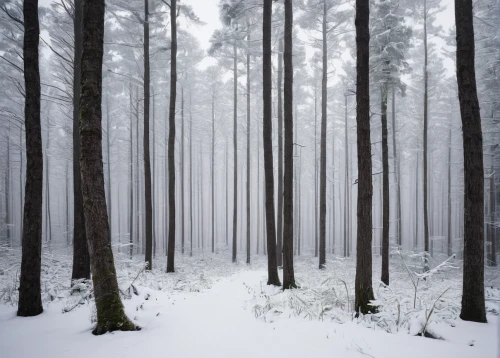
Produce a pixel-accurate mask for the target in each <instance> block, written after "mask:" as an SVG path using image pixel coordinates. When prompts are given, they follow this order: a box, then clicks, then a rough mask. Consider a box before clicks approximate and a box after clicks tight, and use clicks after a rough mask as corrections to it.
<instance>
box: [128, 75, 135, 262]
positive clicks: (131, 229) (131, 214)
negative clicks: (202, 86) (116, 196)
mask: <svg viewBox="0 0 500 358" xmlns="http://www.w3.org/2000/svg"><path fill="white" fill-rule="evenodd" d="M129 106H130V123H129V127H130V128H129V141H130V163H129V183H128V185H129V200H130V206H129V216H128V221H129V222H128V224H129V249H128V251H129V257H130V259H132V255H133V253H134V241H133V232H134V154H133V147H134V146H133V135H132V133H133V129H134V128H133V122H132V118H133V115H132V107H133V101H132V83H130V85H129Z"/></svg>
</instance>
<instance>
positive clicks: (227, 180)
mask: <svg viewBox="0 0 500 358" xmlns="http://www.w3.org/2000/svg"><path fill="white" fill-rule="evenodd" d="M227 142H228V141H227V140H226V149H225V152H226V163H225V169H226V247H227V246H229V168H228V150H227Z"/></svg>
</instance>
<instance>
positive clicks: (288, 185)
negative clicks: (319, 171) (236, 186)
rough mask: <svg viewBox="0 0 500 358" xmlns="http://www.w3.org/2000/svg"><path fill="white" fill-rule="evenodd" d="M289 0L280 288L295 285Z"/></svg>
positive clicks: (289, 9) (289, 10) (288, 12)
mask: <svg viewBox="0 0 500 358" xmlns="http://www.w3.org/2000/svg"><path fill="white" fill-rule="evenodd" d="M292 29H293V6H292V0H285V32H284V34H285V36H284V37H285V48H284V52H283V62H284V70H285V71H284V72H285V82H284V85H283V99H284V106H283V110H284V139H285V146H284V177H283V289H284V290H285V289H291V288H296V287H297V285H296V283H295V275H294V270H293V62H292V46H293V42H292Z"/></svg>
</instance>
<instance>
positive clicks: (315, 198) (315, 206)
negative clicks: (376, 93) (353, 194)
mask: <svg viewBox="0 0 500 358" xmlns="http://www.w3.org/2000/svg"><path fill="white" fill-rule="evenodd" d="M317 101H318V96H317V89H316V79H315V81H314V257H318V250H319V246H318V243H319V242H318V153H317V152H318V137H317V135H318V129H317V128H318V113H317V108H318V104H317Z"/></svg>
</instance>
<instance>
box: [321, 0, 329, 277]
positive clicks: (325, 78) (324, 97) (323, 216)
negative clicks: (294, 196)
mask: <svg viewBox="0 0 500 358" xmlns="http://www.w3.org/2000/svg"><path fill="white" fill-rule="evenodd" d="M326 12H327V8H326V0H323V24H322V27H323V31H322V33H323V66H322V71H323V76H322V80H321V147H320V164H319V170H320V175H319V268H320V269H324V268H325V262H326V103H327V100H328V99H327V94H328V93H327V83H328V73H327V72H328V62H327V52H328V48H327V43H326V36H327V30H326Z"/></svg>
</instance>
